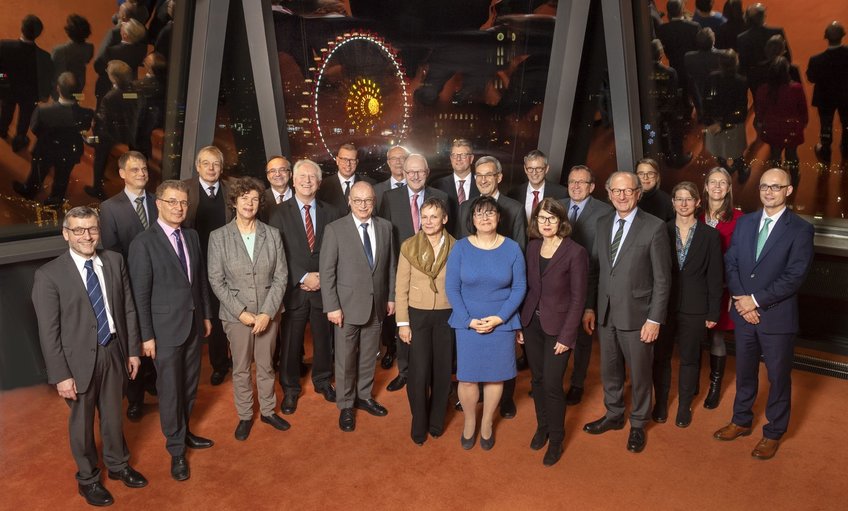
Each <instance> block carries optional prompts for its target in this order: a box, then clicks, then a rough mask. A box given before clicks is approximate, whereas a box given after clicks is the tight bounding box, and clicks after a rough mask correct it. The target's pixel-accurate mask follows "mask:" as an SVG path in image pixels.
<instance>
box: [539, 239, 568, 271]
mask: <svg viewBox="0 0 848 511" xmlns="http://www.w3.org/2000/svg"><path fill="white" fill-rule="evenodd" d="M566 243H568V238H565V239H563V240H562V243H560V244H559V246H558V247H557V249H556V250H555V251H554V255H552V256H551V260H550V261H548V265H547V266H546V267H545V271H543V272H542V276H544V275H545V274H546V273H548V271H549V270H550V269H551V267H552V266H556V264H557V263H559V262H560V261H562V260H563V259H565V252H566V248H565V244H566ZM541 248H542V244H541V243H540V244H539V252H540V253H541ZM538 255H539V254H537V257H538Z"/></svg>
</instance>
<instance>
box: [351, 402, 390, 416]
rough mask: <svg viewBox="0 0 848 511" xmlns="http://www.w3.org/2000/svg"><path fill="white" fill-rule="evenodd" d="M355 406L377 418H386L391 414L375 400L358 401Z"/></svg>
mask: <svg viewBox="0 0 848 511" xmlns="http://www.w3.org/2000/svg"><path fill="white" fill-rule="evenodd" d="M354 406H355V407H356V408H359V409H360V410H364V411H366V412H368V413H370V414H371V415H374V416H376V417H384V416H386V415H388V414H389V411H388V410H386V408H385V407H384V406H383V405H381V404H380V403H378V402H377V400H376V399H374V398H371V399H357V400H356V401H355V403H354Z"/></svg>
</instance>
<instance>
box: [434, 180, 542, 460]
mask: <svg viewBox="0 0 848 511" xmlns="http://www.w3.org/2000/svg"><path fill="white" fill-rule="evenodd" d="M499 219H500V208H499V207H498V203H497V201H496V200H495V199H493V198H492V197H489V196H480V197H477V198H476V199H474V201H473V202H472V203H471V215H469V216H468V223H467V225H466V229H467V230H468V232H470V235H469V236H468V237H466V238H463V239H461V240H459V241H457V242H456V244H455V245H454V249H453V251H451V254H450V256H449V257H448V263H447V276H446V281H445V291H446V293H447V296H448V301H449V302H450V304H451V307H452V308H453V312H452V313H451V316H450V320H449V324H450V326H451V327H452V328H453V329H454V331H455V332H456V352H457V353H456V378H457V380H459V387H458V391H457V392H458V394H459V401H460V403H461V404H462V410H463V414H464V415H465V425H464V427H463V430H462V438H461V443H462V448H463V449H471V448H472V447H474V442H475V438H476V431H477V400H478V397H479V392H480V391H479V389H478V385H477V384H478V383H483V416H482V419H481V422H480V447H482V448H483V449H484V450H489V449H491V448H492V447H493V446H494V445H495V434H494V430H493V428H492V426H493V418H494V412H495V409H496V408H497V407H498V403H499V402H500V398H501V394H502V393H503V382H504V381H505V380H509V379H511V378H514V377H515V373H516V370H515V331H516V330H518V329H520V328H521V324H520V321H519V317H518V307H519V306H520V305H521V300H522V299H523V298H524V293H525V291H526V288H527V282H526V274H525V266H524V254H522V253H521V249H520V248H519V247H518V244H517V243H516V242H514V241H512V240H511V239H509V238H506V237H504V236H501V235H500V234H498V233H497V226H498V220H499Z"/></svg>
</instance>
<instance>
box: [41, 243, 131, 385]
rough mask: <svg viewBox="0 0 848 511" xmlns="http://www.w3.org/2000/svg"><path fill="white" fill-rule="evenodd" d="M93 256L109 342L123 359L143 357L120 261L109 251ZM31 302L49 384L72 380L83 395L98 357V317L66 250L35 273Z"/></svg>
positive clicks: (125, 270) (128, 288)
mask: <svg viewBox="0 0 848 511" xmlns="http://www.w3.org/2000/svg"><path fill="white" fill-rule="evenodd" d="M97 255H98V257H99V258H100V260H101V261H102V262H103V280H104V283H105V285H106V299H107V300H109V311H110V312H111V314H112V320H113V321H114V323H115V331H116V334H117V339H115V340H113V341H112V342H116V343H118V348H119V349H120V350H121V360H127V358H129V357H138V356H141V344H140V342H139V340H140V336H139V329H138V319H137V318H136V313H135V305H134V303H133V296H132V292H131V291H130V281H129V277H128V276H127V268H126V266H125V265H124V259H123V258H122V257H121V256H119V255H118V254H115V253H113V252H107V251H98V252H97ZM32 303H33V305H34V306H35V311H36V316H37V317H38V338H39V341H40V342H41V353H42V354H43V355H44V364H45V366H46V367H47V382H48V383H51V384H56V383H59V382H61V381H64V380H67V379H68V378H73V379H74V382H75V383H76V386H77V392H78V393H84V392H85V391H86V390H88V388H89V385H90V384H91V380H92V377H93V375H94V364H95V360H96V359H97V350H96V349H95V348H96V346H97V336H96V335H95V332H96V331H97V318H96V317H95V315H94V309H93V308H92V306H91V302H90V301H89V299H88V292H87V291H86V288H85V284H84V283H83V281H82V279H81V278H80V274H79V271H78V270H77V266H76V264H75V263H74V260H73V259H72V258H71V253H70V251H66V252H65V253H63V254H62V255H60V256H59V257H57V258H56V259H53V260H52V261H50V262H49V263H47V264H45V265H44V266H42V267H41V268H39V269H38V270H36V272H35V281H34V283H33V286H32ZM125 370H126V369H125ZM127 377H129V376H127Z"/></svg>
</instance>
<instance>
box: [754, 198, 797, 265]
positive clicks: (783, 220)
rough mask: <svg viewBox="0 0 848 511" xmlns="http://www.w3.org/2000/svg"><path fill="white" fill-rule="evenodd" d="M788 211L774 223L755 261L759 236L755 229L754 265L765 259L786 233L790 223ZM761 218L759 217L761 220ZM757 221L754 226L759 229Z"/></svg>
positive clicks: (757, 230)
mask: <svg viewBox="0 0 848 511" xmlns="http://www.w3.org/2000/svg"><path fill="white" fill-rule="evenodd" d="M789 215H790V211H789V210H788V209H787V210H786V211H784V212H783V215H781V216H780V218H779V219H778V220H777V222H775V223H774V227H772V229H771V232H770V233H769V237H768V238H767V239H766V244H765V245H763V249H762V250H761V251H760V257H759V259H757V242H756V240H757V237H758V236H759V229H757V228H755V230H756V234H755V235H754V264H755V265H757V264H760V261H762V260H763V259H765V258H766V255H768V253H769V251H770V250H771V249H772V247H774V246H775V245H776V244H777V242H778V241H779V240H780V238H781V237H782V236H783V235H784V234H785V233H786V230H787V229H788V228H789V222H790V218H789ZM761 218H762V217H759V219H761ZM759 219H758V221H757V223H756V224H755V225H756V226H757V227H759V225H760V224H759Z"/></svg>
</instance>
